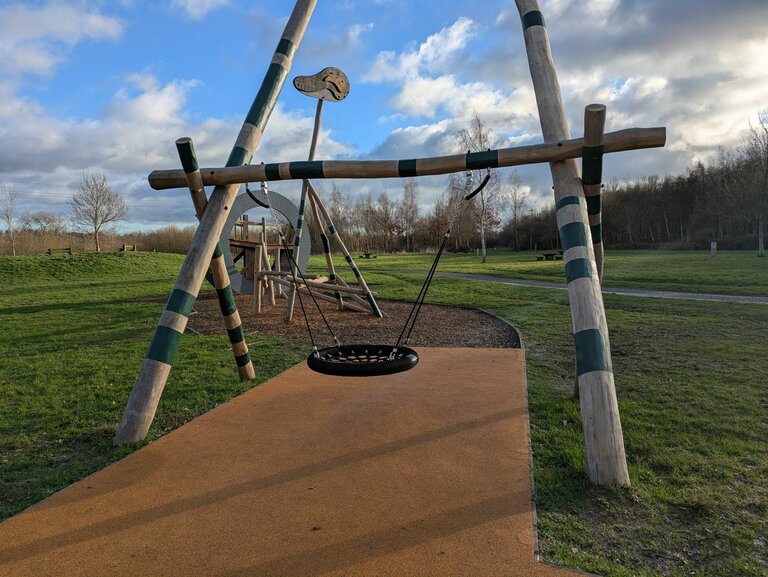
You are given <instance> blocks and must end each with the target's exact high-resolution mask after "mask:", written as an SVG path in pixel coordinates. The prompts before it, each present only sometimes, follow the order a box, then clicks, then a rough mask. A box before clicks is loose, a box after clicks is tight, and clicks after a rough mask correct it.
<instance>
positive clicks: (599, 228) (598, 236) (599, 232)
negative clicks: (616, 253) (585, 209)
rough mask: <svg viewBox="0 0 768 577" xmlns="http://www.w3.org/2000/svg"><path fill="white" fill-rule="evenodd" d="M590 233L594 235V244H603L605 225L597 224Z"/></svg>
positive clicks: (590, 229)
mask: <svg viewBox="0 0 768 577" xmlns="http://www.w3.org/2000/svg"><path fill="white" fill-rule="evenodd" d="M589 232H591V233H592V244H600V243H601V242H603V225H602V224H595V225H593V226H590V227H589Z"/></svg>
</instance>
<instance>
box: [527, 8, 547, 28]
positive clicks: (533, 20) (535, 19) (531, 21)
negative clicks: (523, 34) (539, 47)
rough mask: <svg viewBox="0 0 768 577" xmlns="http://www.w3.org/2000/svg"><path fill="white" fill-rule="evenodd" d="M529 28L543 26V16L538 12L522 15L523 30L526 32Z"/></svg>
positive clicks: (532, 11)
mask: <svg viewBox="0 0 768 577" xmlns="http://www.w3.org/2000/svg"><path fill="white" fill-rule="evenodd" d="M531 26H545V24H544V15H543V14H542V13H541V12H539V11H538V10H531V11H530V12H526V13H525V14H523V30H528V28H530V27H531Z"/></svg>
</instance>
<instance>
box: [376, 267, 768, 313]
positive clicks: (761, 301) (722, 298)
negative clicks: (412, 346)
mask: <svg viewBox="0 0 768 577" xmlns="http://www.w3.org/2000/svg"><path fill="white" fill-rule="evenodd" d="M366 272H373V273H384V274H386V273H395V274H419V275H423V274H424V273H423V271H415V270H368V271H366ZM435 274H436V275H438V276H442V277H449V278H458V279H461V280H467V281H473V282H492V283H499V284H508V285H517V286H531V287H537V288H546V289H559V290H566V288H567V287H566V286H565V284H561V283H554V282H547V281H540V280H525V279H515V278H506V277H500V276H492V275H486V274H467V273H461V272H436V273H435ZM603 294H614V295H622V296H630V297H643V298H654V299H679V300H695V301H711V302H728V303H741V304H758V305H768V297H754V296H742V295H721V294H711V293H691V292H676V291H652V290H645V289H631V288H616V287H605V286H604V287H603Z"/></svg>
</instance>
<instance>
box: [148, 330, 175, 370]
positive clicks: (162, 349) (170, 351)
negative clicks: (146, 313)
mask: <svg viewBox="0 0 768 577" xmlns="http://www.w3.org/2000/svg"><path fill="white" fill-rule="evenodd" d="M180 341H181V333H180V332H179V331H176V330H174V329H170V328H168V327H164V326H163V325H157V328H156V329H155V334H154V335H152V342H151V343H150V345H149V350H148V351H147V358H148V359H150V360H153V361H157V362H159V363H165V364H166V365H172V364H173V358H174V357H175V356H176V351H177V350H178V349H179V342H180Z"/></svg>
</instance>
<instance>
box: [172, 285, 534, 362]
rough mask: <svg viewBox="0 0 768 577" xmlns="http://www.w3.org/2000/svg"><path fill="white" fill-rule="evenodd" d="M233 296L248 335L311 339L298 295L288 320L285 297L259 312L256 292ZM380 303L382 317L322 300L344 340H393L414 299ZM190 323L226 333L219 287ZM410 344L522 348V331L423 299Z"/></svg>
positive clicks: (316, 316) (319, 336)
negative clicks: (254, 309)
mask: <svg viewBox="0 0 768 577" xmlns="http://www.w3.org/2000/svg"><path fill="white" fill-rule="evenodd" d="M235 300H236V301H237V306H238V309H239V311H240V317H241V318H242V320H243V330H244V331H245V333H246V335H248V337H249V339H248V340H249V341H250V340H251V338H252V337H253V336H256V335H259V334H263V335H271V336H281V337H285V338H288V339H293V340H296V341H300V342H307V343H309V336H308V333H307V328H306V323H305V322H304V316H303V314H302V311H301V307H300V306H299V303H298V300H297V301H296V307H295V309H294V315H293V320H292V321H291V322H290V323H286V322H285V321H284V315H285V311H286V303H287V301H286V300H285V299H278V300H277V303H276V304H275V306H272V305H270V304H269V303H268V302H267V304H265V305H263V306H262V310H261V314H258V315H257V314H255V313H254V312H253V297H252V296H250V295H236V297H235ZM304 301H305V303H304V306H305V308H306V311H307V316H308V318H309V322H310V326H311V328H312V332H313V334H314V335H315V341H316V342H317V344H318V346H320V347H323V346H331V345H332V344H333V340H332V339H331V337H330V336H329V332H328V329H327V328H326V327H325V323H324V322H323V320H322V318H321V316H320V313H319V312H318V311H317V309H316V308H315V306H314V304H313V303H312V302H311V300H310V299H309V297H308V296H306V295H305V296H304ZM379 306H380V308H381V310H382V312H383V313H384V315H385V316H384V318H377V317H375V316H373V315H372V314H370V313H363V312H357V311H350V310H342V311H340V310H338V308H337V307H336V305H335V303H330V302H326V301H321V302H320V307H321V308H322V310H323V314H324V315H325V317H326V318H327V319H328V323H329V324H330V326H331V328H332V329H333V331H334V332H335V333H336V336H337V337H338V338H339V340H340V341H341V342H342V343H343V344H357V343H375V344H380V343H383V344H394V343H395V341H396V340H397V337H398V335H399V334H400V331H401V330H402V328H403V325H404V323H405V320H406V318H407V317H408V314H409V313H410V311H411V307H412V306H413V305H412V303H407V302H398V301H387V300H380V301H379ZM187 327H188V329H191V330H192V331H195V332H198V333H201V334H224V333H225V329H224V322H223V320H222V318H221V312H220V310H219V305H218V301H217V299H216V295H215V293H210V292H208V293H202V294H201V295H200V298H198V300H197V303H196V304H195V312H194V313H193V314H192V315H191V316H190V317H189V324H188V325H187ZM410 344H411V346H413V347H420V346H421V347H445V348H461V347H468V348H520V337H519V335H518V333H517V331H516V330H515V329H514V328H513V327H512V326H511V325H509V324H507V323H506V322H505V321H503V320H501V319H499V318H498V317H495V316H494V315H491V314H489V313H486V312H483V311H481V310H478V309H472V308H460V307H449V306H442V305H429V304H425V305H424V306H423V307H422V309H421V312H420V313H419V318H418V321H417V323H416V327H415V328H414V330H413V333H412V335H411V343H410Z"/></svg>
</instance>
